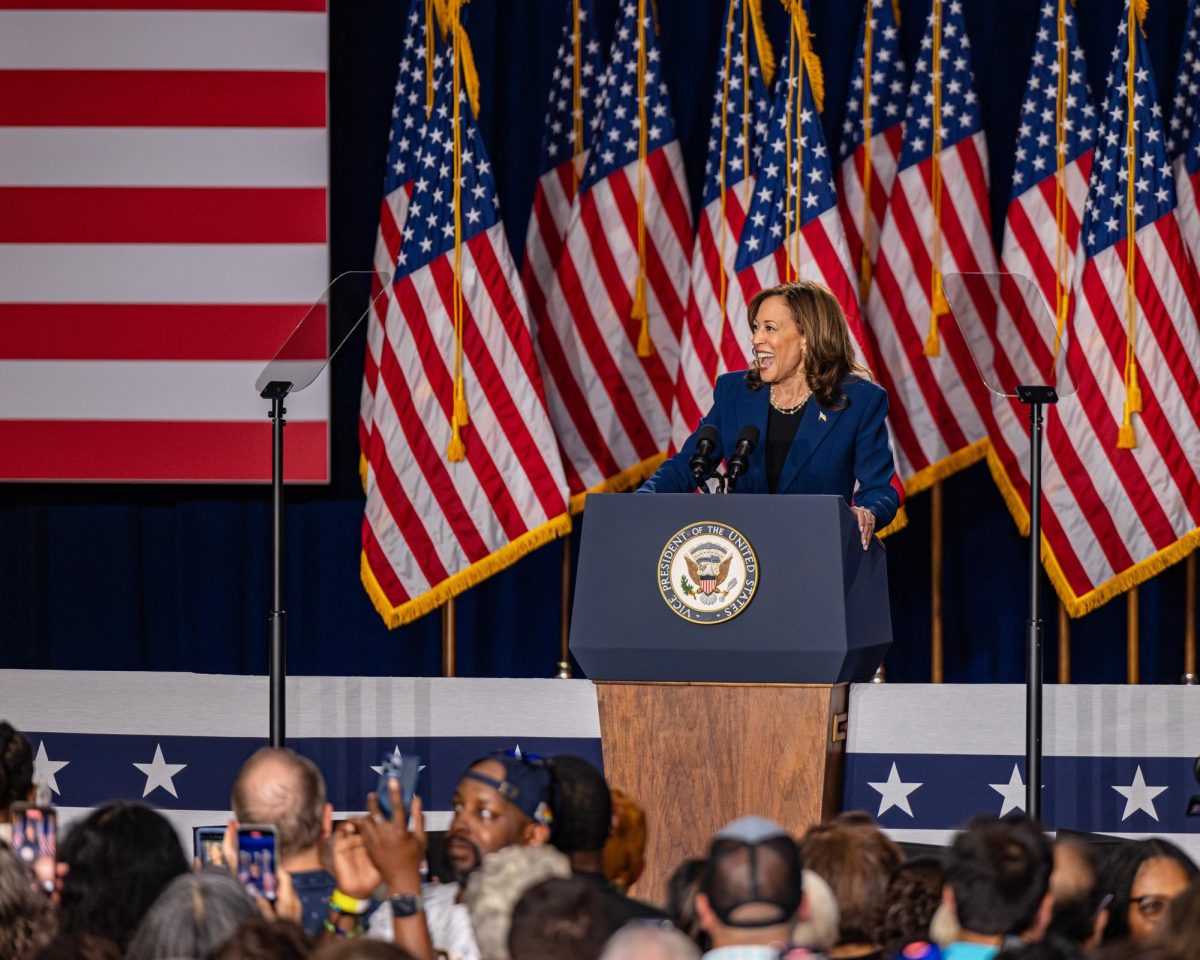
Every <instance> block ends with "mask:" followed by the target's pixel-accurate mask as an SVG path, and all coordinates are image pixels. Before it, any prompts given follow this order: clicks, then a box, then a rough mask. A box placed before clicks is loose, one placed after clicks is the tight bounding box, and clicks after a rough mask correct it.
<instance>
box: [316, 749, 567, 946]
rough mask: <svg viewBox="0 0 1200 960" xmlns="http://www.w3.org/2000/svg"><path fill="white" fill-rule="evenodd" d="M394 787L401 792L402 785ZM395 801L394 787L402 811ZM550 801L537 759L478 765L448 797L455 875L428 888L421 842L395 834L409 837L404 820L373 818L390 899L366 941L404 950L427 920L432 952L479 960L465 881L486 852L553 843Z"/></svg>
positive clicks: (368, 833) (370, 850)
mask: <svg viewBox="0 0 1200 960" xmlns="http://www.w3.org/2000/svg"><path fill="white" fill-rule="evenodd" d="M392 786H394V787H397V788H398V784H392ZM398 799H399V792H398V789H397V791H396V795H395V796H394V797H393V809H394V810H395V809H398V808H400V804H399V803H397V802H395V801H396V800H398ZM551 800H552V785H551V776H550V771H549V770H548V769H547V767H546V765H545V763H543V762H542V761H541V760H540V758H538V757H535V756H533V755H532V754H522V753H521V751H520V749H519V748H517V749H514V750H506V751H498V752H496V753H492V754H489V755H487V756H485V757H480V758H479V759H478V760H475V761H473V762H472V763H471V764H469V765H468V767H467V769H466V770H465V771H464V772H463V774H462V776H461V777H460V778H459V781H458V786H457V787H456V788H455V790H454V796H453V798H452V800H451V806H452V807H453V810H454V819H453V820H452V821H451V823H450V829H449V830H448V831H447V832H446V841H445V855H446V862H447V865H448V866H449V867H450V870H451V871H452V876H451V878H450V879H449V881H448V882H445V883H430V884H426V885H425V886H424V887H420V886H419V873H418V871H419V868H420V861H421V858H422V857H423V855H424V843H423V842H421V843H404V842H398V841H396V838H395V837H392V836H391V834H393V833H394V834H403V835H404V836H405V837H411V834H410V832H409V830H408V827H407V824H406V823H405V822H403V821H404V820H405V816H404V815H401V816H396V817H393V818H392V820H391V821H390V822H388V821H382V822H381V820H382V818H380V817H378V816H376V817H372V818H368V822H367V823H364V824H361V829H362V834H363V842H364V848H365V852H366V854H367V856H369V858H370V860H371V861H372V863H373V864H374V865H375V868H376V869H377V870H378V874H379V875H380V876H381V877H382V879H383V881H384V882H385V883H386V884H387V886H388V893H389V895H390V896H389V899H388V900H387V901H385V902H384V903H383V904H382V905H381V906H380V908H379V909H378V910H376V911H375V913H374V914H372V916H371V919H370V926H369V928H368V930H367V934H368V936H371V937H376V938H378V939H381V940H394V941H396V942H399V943H403V944H405V945H406V946H407V945H409V944H412V943H413V942H414V939H413V937H412V935H411V934H412V931H411V930H410V928H411V927H412V926H414V924H415V922H416V921H417V920H420V919H421V918H422V916H423V919H424V927H425V930H426V931H427V932H428V939H429V942H430V943H431V945H432V947H433V949H434V950H437V951H442V952H445V953H446V955H447V956H449V957H450V958H451V960H477V958H478V957H479V948H478V946H477V944H476V943H475V933H474V930H473V929H472V927H471V920H470V915H469V914H468V912H467V907H466V905H465V904H464V903H463V902H462V887H463V883H464V882H465V880H466V878H467V876H468V875H469V874H470V873H471V872H472V871H473V870H475V869H476V868H477V867H478V866H479V865H480V863H481V862H482V861H483V858H484V857H486V856H487V855H488V854H491V853H495V852H496V851H497V850H502V849H504V848H505V847H510V846H517V845H520V846H542V845H544V844H546V843H547V842H549V839H550V825H551V823H552V822H553V812H552V807H551ZM418 804H419V801H414V803H413V808H414V812H415V811H416V810H419V806H418ZM369 805H370V806H371V808H372V811H373V812H375V811H376V810H377V804H376V803H375V800H374V797H371V798H370V800H369ZM414 827H415V828H416V829H415V830H414V831H412V834H415V833H417V832H418V831H419V830H420V824H419V823H416V822H414ZM421 836H422V838H423V833H422V834H421ZM339 882H340V878H339ZM393 888H394V889H395V891H396V893H395V895H394V896H392V895H391V894H392V893H393ZM418 891H419V894H418ZM418 942H419V941H418Z"/></svg>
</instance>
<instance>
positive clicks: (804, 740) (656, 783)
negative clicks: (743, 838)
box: [596, 682, 849, 903]
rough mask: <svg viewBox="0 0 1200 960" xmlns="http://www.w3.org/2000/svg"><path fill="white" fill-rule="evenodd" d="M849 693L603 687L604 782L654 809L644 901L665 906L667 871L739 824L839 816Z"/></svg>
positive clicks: (641, 886)
mask: <svg viewBox="0 0 1200 960" xmlns="http://www.w3.org/2000/svg"><path fill="white" fill-rule="evenodd" d="M848 689H849V688H848V686H847V685H846V684H844V683H843V684H837V685H834V686H828V685H820V684H803V685H778V686H774V685H769V684H753V685H747V684H709V683H619V682H598V683H597V684H596V693H597V697H598V700H599V705H600V737H601V742H602V746H603V750H604V772H605V776H606V777H607V779H608V782H609V783H610V784H612V785H613V786H615V787H620V788H621V789H622V790H625V791H626V792H627V793H629V794H630V795H631V796H632V797H633V798H634V799H636V800H637V801H638V803H640V804H641V805H642V807H643V808H644V809H645V811H646V828H647V839H646V870H645V872H644V873H643V874H642V878H641V880H639V881H638V884H637V887H636V894H637V896H639V897H642V898H644V899H647V900H650V901H653V902H656V903H661V902H663V901H664V900H665V898H666V889H667V879H668V878H669V877H670V875H671V872H672V871H673V870H674V869H675V868H676V867H677V866H678V865H679V864H680V863H681V862H682V861H683V860H685V859H687V858H689V857H699V856H704V855H705V854H706V853H707V850H708V844H709V841H710V840H711V839H712V835H713V834H714V833H716V831H717V830H719V829H720V828H721V827H722V826H724V825H725V824H726V823H728V822H729V821H730V820H733V819H735V818H736V817H740V816H744V815H746V814H751V813H755V814H759V815H760V816H764V817H768V818H770V819H771V820H775V821H777V822H778V823H780V824H782V825H783V826H785V827H787V829H788V830H790V831H792V833H794V834H797V835H799V834H800V833H802V832H803V831H804V830H805V829H806V828H807V827H809V826H810V825H812V824H813V823H818V822H820V821H821V820H823V819H825V818H826V817H829V816H831V815H833V814H834V813H836V812H837V811H838V810H839V809H840V805H841V794H842V759H843V754H844V751H845V725H846V701H847V694H848Z"/></svg>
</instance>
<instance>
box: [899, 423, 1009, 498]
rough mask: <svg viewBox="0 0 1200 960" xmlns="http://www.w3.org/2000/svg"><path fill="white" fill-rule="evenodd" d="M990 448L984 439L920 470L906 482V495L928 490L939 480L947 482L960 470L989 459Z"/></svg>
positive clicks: (985, 438)
mask: <svg viewBox="0 0 1200 960" xmlns="http://www.w3.org/2000/svg"><path fill="white" fill-rule="evenodd" d="M989 446H991V444H990V443H989V441H988V439H987V437H984V438H983V439H982V440H976V441H975V442H974V443H972V444H970V445H969V446H966V447H963V448H962V449H961V450H957V451H955V452H954V453H952V454H950V456H948V457H943V458H942V459H941V460H939V461H938V462H937V463H931V464H930V465H929V466H927V467H926V468H925V469H924V470H918V471H917V472H916V473H914V474H913V475H912V476H911V477H909V478H908V479H907V480H905V481H904V492H905V494H906V495H907V496H910V497H911V496H913V494H917V493H920V492H921V491H923V490H928V489H929V488H930V487H932V486H933V485H934V484H935V483H937V482H938V481H939V480H945V479H946V478H947V477H949V476H953V475H954V474H956V473H958V472H959V471H960V470H965V469H966V468H967V467H969V466H971V465H972V464H976V463H978V462H979V461H980V460H983V459H985V458H986V457H987V452H988V447H989Z"/></svg>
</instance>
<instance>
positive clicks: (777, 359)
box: [750, 297, 806, 385]
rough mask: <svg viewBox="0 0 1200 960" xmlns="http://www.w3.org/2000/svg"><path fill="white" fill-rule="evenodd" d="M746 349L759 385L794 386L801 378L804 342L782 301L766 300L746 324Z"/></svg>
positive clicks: (798, 327) (773, 298)
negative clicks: (755, 364)
mask: <svg viewBox="0 0 1200 960" xmlns="http://www.w3.org/2000/svg"><path fill="white" fill-rule="evenodd" d="M750 345H751V347H753V348H754V356H755V359H756V360H757V362H758V372H759V375H760V376H761V377H762V381H763V383H767V384H774V385H785V384H794V383H795V382H796V378H797V377H800V378H803V377H804V348H805V346H806V341H805V339H804V335H803V334H802V333H801V332H800V325H799V324H798V323H796V321H795V319H794V318H793V317H792V312H791V310H789V309H788V305H787V303H786V302H785V301H784V299H783V297H767V299H765V300H764V301H763V302H762V303H761V304H759V307H758V313H757V314H756V315H755V317H754V320H752V321H751V323H750Z"/></svg>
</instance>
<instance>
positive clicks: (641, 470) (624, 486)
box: [570, 453, 667, 516]
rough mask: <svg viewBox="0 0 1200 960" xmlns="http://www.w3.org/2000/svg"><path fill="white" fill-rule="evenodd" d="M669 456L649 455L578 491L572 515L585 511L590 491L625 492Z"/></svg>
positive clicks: (663, 454) (571, 506)
mask: <svg viewBox="0 0 1200 960" xmlns="http://www.w3.org/2000/svg"><path fill="white" fill-rule="evenodd" d="M666 458H667V455H666V454H665V453H656V454H654V455H653V456H650V457H647V458H646V459H645V460H643V461H642V462H641V463H635V464H634V465H633V466H632V467H626V468H625V469H624V470H622V471H621V472H620V473H616V474H613V475H612V476H611V477H609V478H608V479H607V480H601V481H600V482H599V483H598V484H596V485H595V486H594V487H588V489H586V490H584V491H583V493H577V494H575V495H574V496H573V497H571V503H570V511H571V516H577V515H578V514H580V513H582V512H583V508H584V503H585V501H586V500H587V497H588V494H590V493H624V492H625V491H626V490H632V489H633V488H634V487H636V486H639V485H640V484H641V482H642V481H643V480H645V479H646V478H647V477H648V476H650V474H652V473H653V472H654V471H655V470H657V469H658V468H659V467H660V466H662V462H663V461H664V460H665V459H666Z"/></svg>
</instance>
